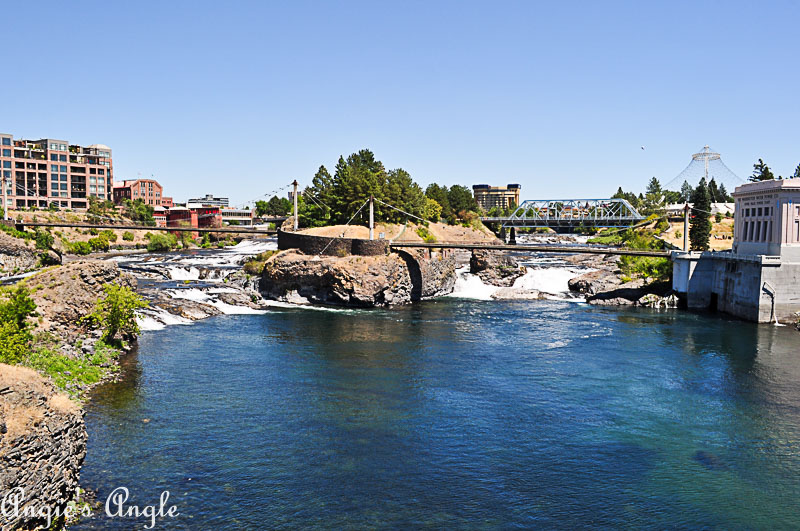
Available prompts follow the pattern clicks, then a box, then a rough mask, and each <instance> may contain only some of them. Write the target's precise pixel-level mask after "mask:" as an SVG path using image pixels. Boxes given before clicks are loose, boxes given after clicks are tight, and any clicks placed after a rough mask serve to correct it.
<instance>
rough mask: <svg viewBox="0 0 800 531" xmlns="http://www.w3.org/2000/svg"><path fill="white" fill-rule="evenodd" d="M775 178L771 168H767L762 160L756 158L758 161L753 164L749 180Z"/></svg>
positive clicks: (756, 180)
mask: <svg viewBox="0 0 800 531" xmlns="http://www.w3.org/2000/svg"><path fill="white" fill-rule="evenodd" d="M774 178H775V176H774V175H773V174H772V170H770V169H769V166H767V165H766V164H765V163H764V161H763V160H761V159H758V162H756V163H755V164H753V175H751V176H750V181H751V182H759V181H771V180H773V179H774Z"/></svg>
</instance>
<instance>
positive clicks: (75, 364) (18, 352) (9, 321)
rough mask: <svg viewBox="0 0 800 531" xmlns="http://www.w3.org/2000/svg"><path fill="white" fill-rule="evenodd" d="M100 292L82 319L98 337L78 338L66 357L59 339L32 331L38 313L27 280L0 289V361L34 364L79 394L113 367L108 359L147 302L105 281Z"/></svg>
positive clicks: (122, 345)
mask: <svg viewBox="0 0 800 531" xmlns="http://www.w3.org/2000/svg"><path fill="white" fill-rule="evenodd" d="M104 292H105V296H104V297H103V298H102V299H101V300H99V301H98V302H97V306H96V308H95V310H94V312H92V313H91V314H90V315H88V316H86V317H85V318H84V319H85V323H86V324H87V325H90V327H96V328H99V329H101V330H102V331H103V334H102V337H101V339H100V340H97V341H94V342H93V343H92V344H91V347H90V348H82V347H83V344H82V343H83V342H84V341H87V344H88V340H87V339H84V340H78V343H77V344H76V345H74V346H75V347H77V352H78V354H77V355H74V356H69V355H65V354H63V353H62V352H60V346H61V341H63V339H59V338H58V337H56V336H55V335H53V334H51V333H49V332H46V331H41V330H37V327H38V324H39V323H40V322H41V318H42V316H40V315H38V314H37V312H36V310H37V306H36V303H35V301H34V300H33V298H32V297H31V291H30V290H29V288H28V285H27V283H25V282H20V283H18V284H17V285H15V286H13V287H6V288H3V289H2V290H0V363H5V364H9V365H23V366H26V367H30V368H33V369H35V370H37V371H39V372H41V373H43V374H45V375H47V376H50V377H51V378H52V379H53V381H54V382H55V384H56V385H57V386H58V387H60V388H61V389H63V390H65V391H67V392H69V393H70V395H71V396H73V397H76V396H79V395H80V393H81V392H82V391H83V390H85V389H86V388H87V387H88V386H90V385H92V384H95V383H97V382H99V381H100V380H101V379H103V378H104V377H105V376H106V375H108V374H109V373H110V372H111V371H113V370H115V369H114V367H115V365H114V363H113V360H114V359H116V358H117V357H118V356H119V354H120V353H121V352H122V349H123V348H125V346H126V345H125V340H126V339H127V340H130V339H132V338H133V337H134V336H135V334H136V333H138V326H137V324H136V316H135V311H136V309H138V308H142V307H144V306H146V303H145V302H144V301H143V300H142V299H141V297H139V296H138V295H137V294H136V293H134V292H133V291H132V290H131V289H130V288H127V287H124V286H118V285H116V284H107V285H105V286H104Z"/></svg>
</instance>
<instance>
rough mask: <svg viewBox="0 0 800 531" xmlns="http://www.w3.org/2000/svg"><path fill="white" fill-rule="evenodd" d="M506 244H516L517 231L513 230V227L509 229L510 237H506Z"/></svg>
mask: <svg viewBox="0 0 800 531" xmlns="http://www.w3.org/2000/svg"><path fill="white" fill-rule="evenodd" d="M508 244H509V245H516V244H517V231H516V230H514V227H511V235H510V236H509V237H508Z"/></svg>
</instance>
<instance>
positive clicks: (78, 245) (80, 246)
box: [66, 242, 92, 256]
mask: <svg viewBox="0 0 800 531" xmlns="http://www.w3.org/2000/svg"><path fill="white" fill-rule="evenodd" d="M66 247H67V252H69V253H72V254H77V255H80V256H84V255H87V254H89V253H91V252H92V246H91V245H89V242H71V243H70V242H67V246H66Z"/></svg>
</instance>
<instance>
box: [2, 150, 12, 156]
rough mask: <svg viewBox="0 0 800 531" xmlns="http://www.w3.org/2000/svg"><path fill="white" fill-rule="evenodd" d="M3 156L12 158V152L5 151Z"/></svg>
mask: <svg viewBox="0 0 800 531" xmlns="http://www.w3.org/2000/svg"><path fill="white" fill-rule="evenodd" d="M3 156H4V157H10V156H11V150H10V149H4V150H3Z"/></svg>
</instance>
